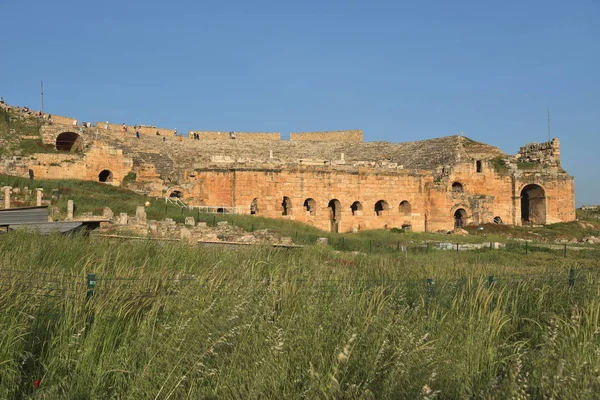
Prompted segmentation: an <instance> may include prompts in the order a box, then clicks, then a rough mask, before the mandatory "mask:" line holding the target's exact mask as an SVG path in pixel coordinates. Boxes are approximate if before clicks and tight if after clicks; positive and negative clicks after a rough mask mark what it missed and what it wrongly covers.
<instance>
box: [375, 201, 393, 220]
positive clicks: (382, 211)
mask: <svg viewBox="0 0 600 400" xmlns="http://www.w3.org/2000/svg"><path fill="white" fill-rule="evenodd" d="M373 209H374V211H375V215H377V216H378V217H381V216H383V215H386V214H387V213H388V210H389V209H390V205H389V204H388V202H387V201H385V200H379V201H378V202H377V203H375V207H373Z"/></svg>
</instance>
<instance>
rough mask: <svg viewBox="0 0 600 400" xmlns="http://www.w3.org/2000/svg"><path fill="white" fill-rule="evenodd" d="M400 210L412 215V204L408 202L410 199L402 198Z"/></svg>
mask: <svg viewBox="0 0 600 400" xmlns="http://www.w3.org/2000/svg"><path fill="white" fill-rule="evenodd" d="M398 211H399V212H400V214H403V215H410V213H411V212H412V206H411V205H410V203H409V202H408V200H402V201H401V202H400V205H399V206H398Z"/></svg>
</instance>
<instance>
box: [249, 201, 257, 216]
mask: <svg viewBox="0 0 600 400" xmlns="http://www.w3.org/2000/svg"><path fill="white" fill-rule="evenodd" d="M257 213H258V199H257V198H256V197H255V198H253V199H252V202H251V203H250V215H255V214H257Z"/></svg>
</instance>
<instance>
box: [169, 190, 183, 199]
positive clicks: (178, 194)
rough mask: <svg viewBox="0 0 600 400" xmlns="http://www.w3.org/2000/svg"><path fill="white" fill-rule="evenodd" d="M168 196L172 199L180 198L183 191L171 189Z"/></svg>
mask: <svg viewBox="0 0 600 400" xmlns="http://www.w3.org/2000/svg"><path fill="white" fill-rule="evenodd" d="M169 197H170V198H172V199H180V198H182V197H183V193H182V192H181V190H173V191H172V192H171V194H169Z"/></svg>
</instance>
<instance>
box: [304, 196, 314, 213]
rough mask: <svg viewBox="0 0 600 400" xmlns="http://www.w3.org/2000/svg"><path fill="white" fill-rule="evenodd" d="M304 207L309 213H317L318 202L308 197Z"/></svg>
mask: <svg viewBox="0 0 600 400" xmlns="http://www.w3.org/2000/svg"><path fill="white" fill-rule="evenodd" d="M304 209H305V210H306V213H307V214H308V215H316V213H317V202H316V201H315V199H312V198H310V197H309V198H308V199H306V200H304Z"/></svg>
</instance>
